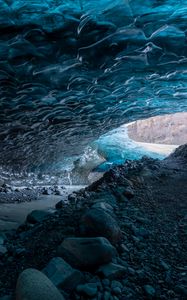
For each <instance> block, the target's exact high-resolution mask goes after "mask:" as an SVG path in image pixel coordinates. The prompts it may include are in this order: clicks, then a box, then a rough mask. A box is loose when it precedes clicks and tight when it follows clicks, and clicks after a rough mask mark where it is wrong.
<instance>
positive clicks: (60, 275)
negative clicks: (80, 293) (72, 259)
mask: <svg viewBox="0 0 187 300" xmlns="http://www.w3.org/2000/svg"><path fill="white" fill-rule="evenodd" d="M42 272H43V273H44V274H45V275H46V276H47V277H48V278H49V279H50V280H51V281H52V282H53V284H54V285H55V286H56V287H58V288H62V289H63V290H65V291H66V290H67V291H71V290H74V288H75V287H76V286H77V285H78V284H80V283H82V282H83V281H84V277H83V274H82V273H81V272H80V271H78V270H76V269H73V268H72V267H71V266H70V265H69V264H68V263H67V262H65V261H64V260H63V259H62V258H61V257H54V258H52V259H51V260H50V262H49V263H48V265H47V266H46V267H45V268H44V269H43V270H42Z"/></svg>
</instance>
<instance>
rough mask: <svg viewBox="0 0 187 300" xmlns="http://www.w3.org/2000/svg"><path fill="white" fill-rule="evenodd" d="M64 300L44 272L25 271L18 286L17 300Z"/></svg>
mask: <svg viewBox="0 0 187 300" xmlns="http://www.w3.org/2000/svg"><path fill="white" fill-rule="evenodd" d="M39 299H40V300H51V299H55V300H64V297H63V296H62V294H61V293H60V292H59V291H58V289H57V288H56V287H55V286H54V284H53V283H52V282H51V281H50V280H49V279H48V278H47V276H45V275H44V274H43V273H42V272H40V271H38V270H36V269H26V270H24V271H23V272H22V273H21V274H20V276H19V278H18V280H17V285H16V300H39Z"/></svg>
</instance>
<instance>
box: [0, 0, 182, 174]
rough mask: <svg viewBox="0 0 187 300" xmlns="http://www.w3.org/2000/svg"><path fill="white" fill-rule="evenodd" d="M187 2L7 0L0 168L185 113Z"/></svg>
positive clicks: (0, 28)
mask: <svg viewBox="0 0 187 300" xmlns="http://www.w3.org/2000/svg"><path fill="white" fill-rule="evenodd" d="M186 46H187V1H186V0H183V1H180V0H178V1H177V0H175V1H174V0H151V1H150V0H144V1H141V0H131V1H130V0H129V1H127V0H104V1H101V0H74V1H73V0H72V1H65V0H64V1H63V0H56V1H49V0H46V1H45V0H30V1H26V0H20V1H15V0H0V153H1V155H0V166H3V168H4V167H7V168H8V169H9V168H10V166H11V167H14V166H15V169H16V170H18V169H20V170H22V171H24V170H25V171H26V170H31V169H32V168H33V167H40V166H43V165H46V164H47V163H52V162H55V161H58V160H59V159H62V158H64V157H69V156H71V155H78V154H80V153H81V151H82V150H83V149H84V147H85V146H86V145H88V144H89V143H90V142H92V141H93V140H95V139H97V138H98V137H99V136H100V135H102V134H103V133H106V132H107V131H109V130H111V129H114V128H116V127H118V126H119V125H121V124H123V123H126V122H129V121H132V120H136V119H139V118H145V117H149V116H153V115H157V114H164V113H172V112H176V111H186V110H187V47H186Z"/></svg>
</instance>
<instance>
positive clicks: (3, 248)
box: [0, 245, 7, 256]
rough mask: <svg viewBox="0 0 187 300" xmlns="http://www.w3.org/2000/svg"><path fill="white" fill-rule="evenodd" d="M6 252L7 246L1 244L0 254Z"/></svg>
mask: <svg viewBox="0 0 187 300" xmlns="http://www.w3.org/2000/svg"><path fill="white" fill-rule="evenodd" d="M6 253H7V248H6V247H5V246H3V245H0V256H2V255H4V254H6Z"/></svg>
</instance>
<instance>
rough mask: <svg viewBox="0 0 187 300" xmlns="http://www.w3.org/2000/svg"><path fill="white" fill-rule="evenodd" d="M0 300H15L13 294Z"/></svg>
mask: <svg viewBox="0 0 187 300" xmlns="http://www.w3.org/2000/svg"><path fill="white" fill-rule="evenodd" d="M0 300H13V298H12V296H10V295H6V296H3V297H1V298H0Z"/></svg>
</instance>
